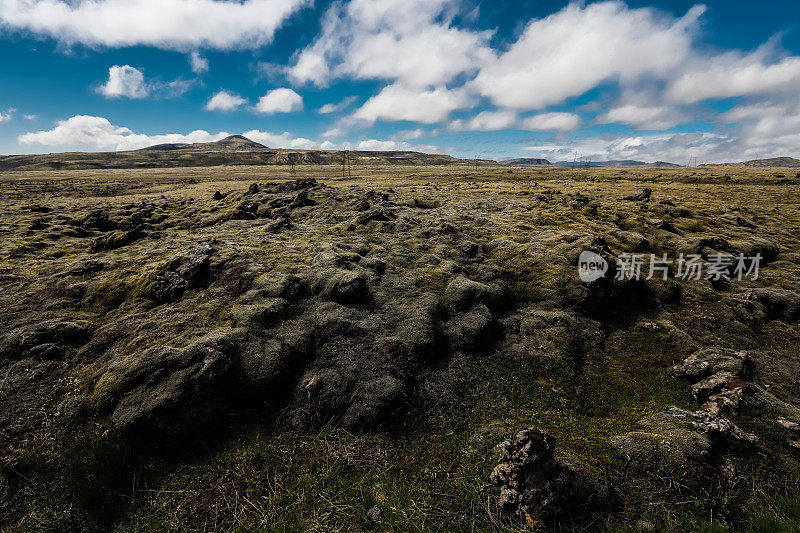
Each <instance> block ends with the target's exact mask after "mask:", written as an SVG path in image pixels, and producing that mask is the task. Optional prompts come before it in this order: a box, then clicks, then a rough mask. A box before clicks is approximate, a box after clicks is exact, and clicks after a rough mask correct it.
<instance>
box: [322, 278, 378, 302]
mask: <svg viewBox="0 0 800 533" xmlns="http://www.w3.org/2000/svg"><path fill="white" fill-rule="evenodd" d="M316 288H317V291H318V292H319V293H320V295H321V296H322V297H323V298H325V299H326V300H332V301H334V302H338V303H342V304H349V303H355V302H358V301H359V300H361V299H362V298H363V297H364V296H365V295H366V294H367V281H366V278H365V277H364V274H363V273H361V272H358V271H354V270H333V271H331V270H325V271H323V272H320V273H318V274H317V283H316Z"/></svg>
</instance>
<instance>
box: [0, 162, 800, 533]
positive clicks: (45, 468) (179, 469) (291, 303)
mask: <svg viewBox="0 0 800 533" xmlns="http://www.w3.org/2000/svg"><path fill="white" fill-rule="evenodd" d="M340 174H341V169H340V168H338V167H335V166H311V165H309V166H300V167H299V168H298V170H297V174H296V175H290V173H289V169H288V168H284V167H236V168H231V167H215V168H206V169H202V168H200V169H161V170H155V169H151V170H145V169H142V170H126V171H60V172H58V171H53V172H17V173H4V174H0V194H2V197H3V199H4V200H3V203H2V205H0V309H2V310H3V311H2V313H3V314H2V316H3V321H2V324H0V459H1V462H0V497H1V498H2V505H0V524H2V525H3V528H4V530H8V531H31V530H36V531H70V530H72V531H86V530H96V531H107V530H111V529H113V530H119V531H156V530H159V531H160V530H169V531H213V530H222V531H234V530H235V531H251V530H263V531H314V530H320V531H328V530H341V531H362V530H392V531H409V530H419V531H426V530H444V531H462V530H470V531H484V530H498V531H517V530H525V529H533V530H538V529H541V530H566V531H585V530H614V531H659V530H679V531H681V530H685V531H698V530H703V531H729V530H746V531H796V530H797V529H796V528H797V526H796V524H797V523H800V500H799V499H798V498H799V497H800V489H798V478H800V468H799V466H800V408H798V407H797V406H798V402H800V357H798V352H797V346H798V344H800V327H799V326H798V320H799V319H800V253H799V252H798V245H799V244H800V210H799V209H798V206H800V185H798V180H797V179H796V178H795V176H794V174H793V173H788V171H786V170H784V171H782V172H778V171H776V169H746V168H736V169H735V168H725V167H720V168H717V167H714V168H706V169H682V168H677V169H635V170H634V169H611V168H605V169H604V168H592V169H569V168H543V167H526V168H513V169H508V168H505V167H483V168H481V167H479V168H478V169H475V168H471V167H467V166H452V167H437V168H432V167H397V166H395V167H378V166H374V167H356V168H354V169H353V177H352V178H348V179H342V178H341V177H339V176H340ZM646 190H649V192H646ZM584 250H592V251H594V252H596V253H597V254H599V255H601V256H603V257H605V258H607V259H608V260H609V261H611V262H612V263H613V261H614V259H615V258H617V257H620V256H623V255H624V254H626V253H644V254H648V256H649V254H650V253H655V254H657V255H659V256H662V255H663V254H667V255H668V256H669V257H674V258H677V257H678V255H679V254H681V253H683V254H700V255H701V256H702V257H703V258H705V259H709V258H710V257H711V256H713V255H714V254H717V253H723V254H732V255H736V254H739V253H743V254H746V255H748V256H750V255H754V254H756V253H759V254H761V256H762V257H763V261H762V264H761V272H760V276H759V278H758V279H757V280H752V279H745V280H742V281H739V280H736V279H734V280H731V281H729V282H726V281H715V282H711V281H708V280H705V279H701V280H682V279H675V278H674V274H675V272H674V271H673V272H672V273H671V275H670V278H669V279H668V280H666V281H665V280H662V279H658V278H657V277H656V278H653V279H651V280H644V279H642V280H639V281H635V280H631V281H617V280H613V279H611V276H610V275H609V276H608V277H606V278H601V279H600V280H598V281H595V282H592V283H582V282H581V281H580V279H579V277H578V270H577V262H578V256H579V255H580V254H581V252H583V251H584Z"/></svg>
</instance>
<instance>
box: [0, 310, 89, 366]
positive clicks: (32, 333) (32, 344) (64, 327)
mask: <svg viewBox="0 0 800 533" xmlns="http://www.w3.org/2000/svg"><path fill="white" fill-rule="evenodd" d="M93 331H94V328H93V327H92V326H91V324H89V322H87V321H85V320H65V319H55V320H46V321H44V322H39V323H38V324H34V325H31V326H27V327H24V328H21V329H19V330H17V331H14V332H12V333H11V334H10V335H9V336H8V337H7V338H6V339H5V340H3V341H0V358H6V359H20V358H23V357H41V358H43V359H56V358H60V357H63V356H64V354H65V353H66V351H67V350H68V349H69V348H70V347H76V346H80V345H81V344H83V343H85V342H86V341H87V340H88V339H89V337H91V336H92V333H93Z"/></svg>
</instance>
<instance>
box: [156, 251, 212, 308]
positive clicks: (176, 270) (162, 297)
mask: <svg viewBox="0 0 800 533" xmlns="http://www.w3.org/2000/svg"><path fill="white" fill-rule="evenodd" d="M214 252H215V250H214V247H213V246H211V244H209V243H207V242H206V243H201V244H199V245H197V246H195V247H194V248H192V249H191V250H190V251H189V254H188V256H187V257H186V258H185V259H183V258H178V259H177V260H175V261H173V266H171V267H170V268H168V269H167V270H165V271H164V272H161V273H160V274H159V275H158V277H157V278H156V281H155V282H154V283H153V286H152V289H151V291H150V294H151V295H152V297H153V299H154V300H156V301H158V302H162V303H163V302H170V301H172V300H175V299H177V298H179V297H180V296H181V295H182V294H183V293H184V292H186V291H187V290H190V289H194V288H196V287H198V286H199V285H200V283H201V282H202V281H203V279H205V277H206V276H207V274H208V270H209V266H210V265H211V256H212V255H213V254H214Z"/></svg>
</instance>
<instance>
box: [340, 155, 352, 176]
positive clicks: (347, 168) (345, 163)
mask: <svg viewBox="0 0 800 533" xmlns="http://www.w3.org/2000/svg"><path fill="white" fill-rule="evenodd" d="M351 168H352V167H351V162H350V152H348V151H347V150H342V179H344V178H350V177H352V175H353V174H352V170H351Z"/></svg>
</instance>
